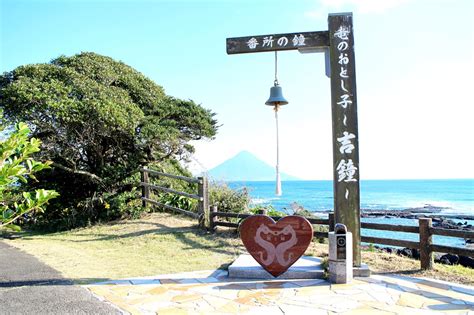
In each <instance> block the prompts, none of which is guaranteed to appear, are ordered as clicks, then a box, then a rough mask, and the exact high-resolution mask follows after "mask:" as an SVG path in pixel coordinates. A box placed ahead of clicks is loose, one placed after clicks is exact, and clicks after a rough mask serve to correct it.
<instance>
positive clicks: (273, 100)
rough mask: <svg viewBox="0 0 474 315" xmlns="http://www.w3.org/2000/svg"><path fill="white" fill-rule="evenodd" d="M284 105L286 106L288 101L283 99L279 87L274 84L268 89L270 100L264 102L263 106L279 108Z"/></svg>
mask: <svg viewBox="0 0 474 315" xmlns="http://www.w3.org/2000/svg"><path fill="white" fill-rule="evenodd" d="M286 104H288V101H287V100H286V99H285V98H284V97H283V92H282V90H281V86H279V85H278V83H276V82H275V85H274V86H272V87H271V88H270V98H269V99H268V100H267V101H266V102H265V105H269V106H279V105H286Z"/></svg>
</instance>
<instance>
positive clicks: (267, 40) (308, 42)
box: [227, 31, 329, 55]
mask: <svg viewBox="0 0 474 315" xmlns="http://www.w3.org/2000/svg"><path fill="white" fill-rule="evenodd" d="M328 46H329V32H328V31H321V32H302V33H287V34H270V35H258V36H245V37H234V38H227V54H229V55H232V54H245V53H253V52H264V51H275V50H294V49H299V48H310V47H311V48H324V47H328Z"/></svg>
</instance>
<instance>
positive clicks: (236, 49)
mask: <svg viewBox="0 0 474 315" xmlns="http://www.w3.org/2000/svg"><path fill="white" fill-rule="evenodd" d="M328 25H329V31H317V32H297V33H286V34H268V35H254V36H245V37H234V38H227V42H226V44H227V45H226V48H227V53H228V54H244V53H254V52H269V51H280V50H300V51H302V52H303V51H305V52H313V51H314V52H317V51H324V50H325V49H329V56H330V68H331V69H330V77H331V104H332V131H333V172H334V213H335V221H336V222H337V223H343V224H345V225H346V226H347V228H348V230H349V231H350V232H352V236H353V250H354V252H353V257H354V265H355V266H360V264H361V261H360V195H359V133H358V129H357V95H356V76H355V56H354V34H353V27H352V13H338V14H330V15H329V17H328Z"/></svg>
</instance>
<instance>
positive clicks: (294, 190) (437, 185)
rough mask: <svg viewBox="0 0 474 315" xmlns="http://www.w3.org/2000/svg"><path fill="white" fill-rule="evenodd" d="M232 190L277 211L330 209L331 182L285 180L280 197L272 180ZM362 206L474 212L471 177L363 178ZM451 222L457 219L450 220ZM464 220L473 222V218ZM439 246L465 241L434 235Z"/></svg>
mask: <svg viewBox="0 0 474 315" xmlns="http://www.w3.org/2000/svg"><path fill="white" fill-rule="evenodd" d="M228 185H229V186H230V187H231V188H234V189H240V188H243V187H246V188H248V190H249V193H250V196H251V198H252V203H253V204H255V205H257V204H260V205H271V206H273V207H274V208H275V209H277V210H281V211H284V212H287V213H292V204H293V203H297V204H298V205H300V206H303V207H304V208H305V209H307V210H309V211H311V212H315V213H317V214H318V215H320V216H322V217H324V216H327V212H329V211H332V209H333V189H332V181H329V180H317V181H284V182H282V191H283V194H282V196H279V197H278V196H275V182H274V181H268V182H229V183H228ZM360 198H361V209H372V210H404V209H409V208H423V207H425V206H429V207H440V208H441V211H440V213H439V215H443V214H444V215H471V216H472V215H474V179H443V180H362V181H361V182H360ZM362 220H363V221H366V222H377V223H387V224H394V225H397V224H398V225H418V221H417V220H412V219H401V218H362ZM453 221H455V222H456V221H457V220H455V219H453ZM465 221H467V222H468V223H470V224H473V225H474V220H462V222H465ZM362 235H367V236H378V237H390V238H399V239H405V240H413V241H417V240H418V235H416V234H411V233H401V232H388V231H375V230H365V229H362ZM434 242H435V243H436V244H440V245H451V246H460V247H463V246H465V240H464V239H460V238H453V237H443V236H437V235H435V236H434Z"/></svg>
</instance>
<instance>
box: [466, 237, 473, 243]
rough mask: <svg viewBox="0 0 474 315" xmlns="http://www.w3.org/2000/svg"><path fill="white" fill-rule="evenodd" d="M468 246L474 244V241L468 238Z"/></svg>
mask: <svg viewBox="0 0 474 315" xmlns="http://www.w3.org/2000/svg"><path fill="white" fill-rule="evenodd" d="M466 244H474V239H472V238H466Z"/></svg>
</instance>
